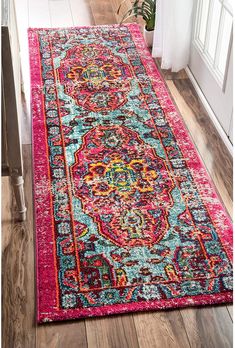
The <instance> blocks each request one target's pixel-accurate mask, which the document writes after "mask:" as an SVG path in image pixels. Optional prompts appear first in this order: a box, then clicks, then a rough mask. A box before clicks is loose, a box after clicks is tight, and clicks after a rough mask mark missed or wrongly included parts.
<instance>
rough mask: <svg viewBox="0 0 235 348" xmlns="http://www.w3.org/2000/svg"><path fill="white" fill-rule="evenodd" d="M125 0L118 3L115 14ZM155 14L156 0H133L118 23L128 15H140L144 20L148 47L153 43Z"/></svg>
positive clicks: (118, 11)
mask: <svg viewBox="0 0 235 348" xmlns="http://www.w3.org/2000/svg"><path fill="white" fill-rule="evenodd" d="M126 1H127V0H124V1H122V3H121V4H120V6H119V8H118V10H117V14H120V10H121V8H122V6H123V4H124V3H125V2H126ZM155 15H156V0H134V1H133V3H132V6H131V8H130V9H129V10H127V11H126V13H125V14H124V15H123V17H122V20H121V22H120V24H122V23H123V22H124V21H125V20H127V19H128V18H130V17H136V18H137V17H138V16H141V17H142V18H143V19H144V21H145V27H144V36H145V40H146V43H147V46H148V47H151V46H152V43H153V32H154V26H155Z"/></svg>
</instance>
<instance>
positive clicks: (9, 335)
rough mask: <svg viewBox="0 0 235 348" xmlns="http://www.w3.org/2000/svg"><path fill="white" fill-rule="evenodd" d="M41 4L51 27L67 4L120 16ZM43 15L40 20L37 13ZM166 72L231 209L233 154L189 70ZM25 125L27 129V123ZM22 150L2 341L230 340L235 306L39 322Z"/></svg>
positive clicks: (198, 343) (10, 212)
mask: <svg viewBox="0 0 235 348" xmlns="http://www.w3.org/2000/svg"><path fill="white" fill-rule="evenodd" d="M24 3H26V2H25V1H24ZM36 3H37V2H36V1H35V0H33V1H31V5H30V6H31V7H30V11H31V12H30V11H29V13H31V14H32V13H33V12H32V11H33V10H32V8H33V6H34V5H35V4H36ZM59 3H60V4H59ZM63 4H64V6H65V7H63ZM40 5H41V8H40V11H41V16H43V13H42V11H43V10H42V8H43V7H44V9H45V11H49V12H48V14H47V16H45V20H46V21H48V23H46V24H47V25H45V26H51V25H52V23H55V21H57V23H58V25H60V24H59V21H63V16H61V14H60V13H58V12H57V15H54V17H53V13H54V14H55V8H56V9H57V10H58V9H59V7H56V6H57V5H58V6H60V9H61V8H62V9H65V11H66V13H67V14H66V15H65V16H64V18H67V21H68V23H70V21H72V24H73V25H79V23H80V22H82V24H107V23H113V22H116V21H117V17H116V15H115V9H116V8H117V5H118V0H110V1H108V0H82V1H80V2H79V6H78V2H77V1H73V0H49V1H47V0H43V1H41V2H40ZM35 6H36V5H35ZM53 8H54V10H53ZM23 10H24V9H23ZM38 11H39V10H38ZM26 12H27V11H25V13H26ZM27 13H28V12H27ZM69 13H70V14H71V16H72V19H71V18H70V17H69ZM34 14H35V12H34ZM60 16H61V17H60ZM66 16H67V17H66ZM39 20H42V19H41V18H39V17H37V21H38V22H39ZM30 21H31V23H32V17H31V18H28V22H30ZM84 22H86V23H84ZM60 23H61V22H60ZM48 24H49V25H48ZM30 25H31V26H32V24H30ZM65 25H66V23H65V24H64V26H65ZM22 32H23V31H22ZM158 63H159V62H158ZM162 73H163V75H164V77H165V79H166V83H167V86H168V88H169V90H170V92H171V95H172V97H173V98H174V101H175V103H176V105H177V107H178V109H179V110H180V112H181V114H182V116H183V119H184V121H185V124H186V126H187V127H188V129H189V132H190V134H191V136H192V139H193V141H194V143H195V144H196V146H197V148H198V150H199V153H200V154H201V156H202V159H203V161H204V163H205V165H206V166H207V169H208V171H209V173H210V174H211V177H212V179H213V181H214V183H215V186H216V188H217V190H218V192H219V194H220V196H221V199H222V201H223V203H224V205H225V207H226V208H227V210H228V212H229V213H231V211H232V158H231V156H230V155H229V153H228V151H227V150H226V148H225V146H224V144H223V142H222V141H221V140H220V137H219V135H218V133H217V131H216V130H215V128H214V126H213V124H212V123H211V121H210V119H209V117H208V115H207V114H206V111H205V110H204V108H203V107H202V105H201V104H200V102H199V100H198V97H197V95H196V93H195V90H194V88H193V86H192V84H191V83H190V81H189V79H188V78H187V75H186V74H185V73H184V72H180V73H179V74H171V73H169V72H166V71H164V72H162ZM26 80H27V79H26ZM27 89H29V88H28V86H27ZM27 89H26V90H27ZM26 129H27V132H28V127H27V128H26ZM26 138H27V134H26ZM28 139H29V137H28ZM23 156H24V167H25V191H26V192H25V194H26V204H27V208H28V211H27V220H26V222H24V223H19V222H18V221H17V217H16V209H15V201H14V199H13V195H12V190H11V186H10V184H9V179H8V178H7V177H4V178H3V179H2V273H3V275H2V294H3V299H2V323H3V326H2V346H3V348H34V347H36V348H44V347H45V348H67V347H68V348H86V347H88V348H96V347H97V348H127V347H128V348H138V347H139V348H155V347H156V348H158V347H159V348H160V347H161V348H169V347H172V348H173V347H174V348H175V347H179V348H187V347H191V348H193V347H195V348H198V347H203V348H207V347H208V348H209V347H210V348H223V347H232V306H211V307H209V306H208V307H201V308H186V309H180V310H178V309H177V310H167V311H154V312H147V313H137V314H126V315H116V316H110V317H104V318H94V319H86V320H75V321H68V322H62V323H51V324H43V325H37V324H36V320H35V296H36V295H35V292H36V288H35V260H34V258H35V252H34V230H33V209H32V206H33V203H32V168H31V158H32V157H31V156H32V153H31V145H30V144H26V145H24V146H23Z"/></svg>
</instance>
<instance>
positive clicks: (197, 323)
mask: <svg viewBox="0 0 235 348" xmlns="http://www.w3.org/2000/svg"><path fill="white" fill-rule="evenodd" d="M181 314H182V317H183V320H184V325H185V327H186V330H187V334H188V338H189V341H190V346H191V348H198V347H203V348H225V347H229V348H230V347H232V322H231V318H230V317H229V313H228V311H227V309H226V306H213V307H206V308H194V309H190V308H185V309H182V310H181Z"/></svg>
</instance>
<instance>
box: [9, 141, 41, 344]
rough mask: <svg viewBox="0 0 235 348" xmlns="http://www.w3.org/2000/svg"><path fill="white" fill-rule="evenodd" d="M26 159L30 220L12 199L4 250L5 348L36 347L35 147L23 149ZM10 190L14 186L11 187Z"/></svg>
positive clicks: (26, 146) (26, 183) (10, 200)
mask: <svg viewBox="0 0 235 348" xmlns="http://www.w3.org/2000/svg"><path fill="white" fill-rule="evenodd" d="M23 158H24V162H25V175H24V177H25V200H26V206H27V208H28V211H27V216H28V218H27V220H26V221H25V222H24V223H20V222H17V219H16V217H17V211H16V206H15V201H14V197H13V195H12V194H11V197H9V196H4V201H6V199H8V203H4V204H6V209H7V207H9V206H10V207H12V209H11V211H12V214H11V217H10V218H11V220H10V221H8V226H9V227H10V228H9V227H8V228H7V229H6V228H5V225H3V228H2V234H3V236H4V235H5V233H7V234H8V236H7V238H6V237H3V240H4V244H3V250H2V269H3V270H4V271H3V275H2V295H3V298H2V323H3V326H2V334H3V337H2V345H3V347H4V348H8V347H10V348H11V347H12V348H15V347H19V348H21V347H22V348H32V347H35V342H36V341H35V339H36V336H35V293H34V289H35V287H34V283H35V277H34V238H33V219H32V185H31V181H32V174H31V160H30V159H31V147H30V146H29V145H25V147H24V148H23ZM8 187H9V183H8ZM9 191H11V189H10V188H9ZM7 216H9V211H4V212H3V221H4V223H5V222H6V218H7Z"/></svg>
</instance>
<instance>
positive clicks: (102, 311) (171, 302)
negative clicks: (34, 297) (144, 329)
mask: <svg viewBox="0 0 235 348" xmlns="http://www.w3.org/2000/svg"><path fill="white" fill-rule="evenodd" d="M203 301H205V303H202V302H203ZM232 303H233V292H232V291H227V292H225V293H221V294H211V295H197V296H193V297H189V296H187V297H183V298H175V299H172V298H171V299H167V300H157V301H141V302H138V303H127V304H116V305H115V304H114V305H106V306H103V307H92V308H86V309H69V310H61V309H60V310H59V312H60V313H58V314H57V313H56V309H55V310H54V312H51V313H47V314H46V315H43V314H40V313H38V317H37V322H38V324H42V323H47V322H51V321H64V320H70V319H82V318H91V317H102V316H105V315H118V314H125V313H134V312H145V311H148V312H150V311H154V310H165V309H169V310H170V309H172V310H174V309H177V308H190V307H195V306H200V307H202V306H206V305H216V304H217V305H219V304H220V305H221V304H224V305H225V304H232Z"/></svg>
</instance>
